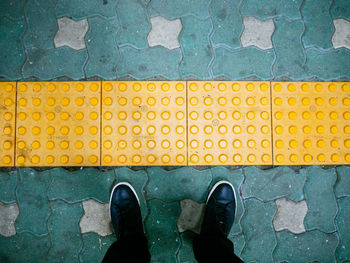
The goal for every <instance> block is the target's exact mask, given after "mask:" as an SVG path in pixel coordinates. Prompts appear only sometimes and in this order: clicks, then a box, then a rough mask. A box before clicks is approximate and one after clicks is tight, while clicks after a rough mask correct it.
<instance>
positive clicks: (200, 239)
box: [193, 235, 243, 263]
mask: <svg viewBox="0 0 350 263" xmlns="http://www.w3.org/2000/svg"><path fill="white" fill-rule="evenodd" d="M193 252H194V255H195V258H196V259H197V261H198V262H199V263H205V262H208V263H209V262H215V263H228V262H243V261H242V260H241V259H240V258H239V257H237V256H236V255H235V254H234V251H233V243H232V242H231V241H230V240H229V239H227V238H226V237H224V236H210V235H209V236H208V235H207V236H205V235H198V236H196V237H195V238H194V240H193Z"/></svg>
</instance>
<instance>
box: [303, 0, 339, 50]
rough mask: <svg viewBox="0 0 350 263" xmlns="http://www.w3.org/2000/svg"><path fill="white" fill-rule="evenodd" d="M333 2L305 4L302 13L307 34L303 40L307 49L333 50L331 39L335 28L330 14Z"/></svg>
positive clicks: (331, 0)
mask: <svg viewBox="0 0 350 263" xmlns="http://www.w3.org/2000/svg"><path fill="white" fill-rule="evenodd" d="M332 2H333V0H321V1H313V0H305V1H304V2H303V6H302V8H301V13H302V15H303V18H304V23H305V33H304V35H303V38H302V39H303V43H304V46H305V47H308V46H316V47H319V48H323V49H327V48H332V43H331V38H332V35H333V31H334V28H333V25H332V18H331V15H330V13H329V8H330V6H331V4H332Z"/></svg>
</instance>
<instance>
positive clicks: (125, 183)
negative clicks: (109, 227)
mask: <svg viewBox="0 0 350 263" xmlns="http://www.w3.org/2000/svg"><path fill="white" fill-rule="evenodd" d="M119 185H126V186H128V187H130V189H131V191H132V192H133V193H134V195H135V196H136V199H137V202H138V204H139V205H140V200H139V197H138V195H137V193H136V191H135V189H134V187H132V185H131V184H129V183H128V182H120V183H117V184H116V185H115V186H114V187H113V189H112V192H111V196H110V197H109V218H110V219H111V221H112V217H111V204H112V197H113V193H114V190H115V188H117V187H118V186H119Z"/></svg>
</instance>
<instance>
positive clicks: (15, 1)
mask: <svg viewBox="0 0 350 263" xmlns="http://www.w3.org/2000/svg"><path fill="white" fill-rule="evenodd" d="M25 2H26V0H2V1H0V10H1V16H5V17H7V18H11V19H16V20H17V19H22V18H23V17H24V13H23V7H24V4H25Z"/></svg>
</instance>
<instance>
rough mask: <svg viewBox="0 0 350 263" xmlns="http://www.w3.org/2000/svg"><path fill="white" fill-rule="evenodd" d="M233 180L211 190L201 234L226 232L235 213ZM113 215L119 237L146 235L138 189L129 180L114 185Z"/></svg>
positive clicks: (219, 183) (112, 218)
mask: <svg viewBox="0 0 350 263" xmlns="http://www.w3.org/2000/svg"><path fill="white" fill-rule="evenodd" d="M235 195H236V194H235V190H234V188H233V186H232V184H231V183H229V182H227V181H220V182H218V183H216V184H215V185H214V186H213V188H212V189H211V191H210V192H209V195H208V198H207V202H206V210H205V214H204V219H203V223H202V230H201V234H204V235H224V236H225V237H227V235H228V234H229V232H230V229H231V227H232V224H233V221H234V218H235V213H236V196H235ZM109 210H110V216H111V220H112V225H113V228H114V232H115V234H116V235H117V238H118V239H120V238H127V237H130V236H135V235H143V227H142V217H141V210H140V201H139V198H138V196H137V194H136V191H135V189H134V188H133V187H132V186H131V185H130V184H129V183H126V182H122V183H118V184H117V185H115V186H114V188H113V190H112V193H111V197H110V202H109Z"/></svg>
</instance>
